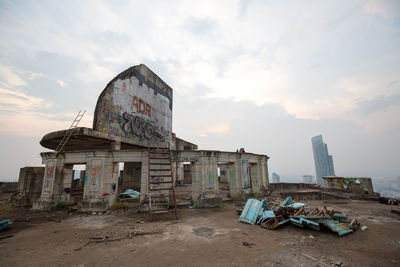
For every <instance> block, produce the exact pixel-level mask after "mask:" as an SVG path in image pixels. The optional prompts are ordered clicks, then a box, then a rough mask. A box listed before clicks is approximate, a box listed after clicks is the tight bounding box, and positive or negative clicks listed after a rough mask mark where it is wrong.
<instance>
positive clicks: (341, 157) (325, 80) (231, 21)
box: [0, 0, 400, 180]
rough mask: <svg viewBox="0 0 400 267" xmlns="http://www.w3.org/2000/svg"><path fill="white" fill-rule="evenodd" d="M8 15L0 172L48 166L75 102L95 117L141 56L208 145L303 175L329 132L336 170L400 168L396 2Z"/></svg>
mask: <svg viewBox="0 0 400 267" xmlns="http://www.w3.org/2000/svg"><path fill="white" fill-rule="evenodd" d="M194 5H195V6H196V8H193V6H194ZM220 10H224V12H222V13H221V12H219V11H220ZM0 25H1V27H0V33H1V36H2V40H1V41H0V48H1V49H0V124H1V125H2V126H3V127H1V129H0V145H1V147H2V148H3V149H2V151H1V152H0V162H2V164H1V165H0V166H1V168H0V170H1V171H0V179H4V178H11V179H14V180H16V179H18V173H19V169H20V168H21V167H24V166H43V165H42V162H41V157H40V156H39V153H41V152H46V151H47V150H46V149H44V148H43V147H41V146H40V144H39V142H40V140H41V138H42V137H43V136H44V135H45V134H47V133H49V132H52V131H57V130H60V129H67V128H68V127H69V126H70V124H71V122H72V120H73V119H74V117H75V116H76V114H77V113H78V111H79V110H86V111H87V113H86V114H85V117H84V118H83V120H82V121H81V123H80V126H82V127H91V126H92V124H93V114H94V109H95V105H96V101H97V98H98V96H99V94H100V93H101V92H102V90H103V89H104V88H105V86H106V85H107V83H108V82H109V81H110V80H112V79H113V78H114V77H115V75H116V74H117V73H120V72H121V71H123V70H125V69H127V68H129V67H131V66H134V65H138V64H141V63H143V64H146V66H148V67H149V68H150V69H152V70H153V71H154V72H155V73H157V75H158V76H159V77H160V78H161V79H162V80H163V81H165V82H166V83H167V84H168V85H169V86H171V88H172V89H173V90H174V91H173V114H172V116H173V119H172V124H173V126H172V130H173V132H175V133H176V134H177V136H178V137H179V138H182V139H184V140H188V141H190V142H192V143H195V144H197V145H198V146H199V148H200V149H219V150H225V151H236V150H237V149H238V148H240V147H243V148H245V150H246V151H252V152H254V153H258V154H266V155H268V156H269V157H270V159H269V160H268V168H269V172H270V173H272V172H275V173H278V174H279V175H280V176H281V180H284V178H285V177H297V179H298V180H301V176H302V175H303V174H314V168H315V167H314V163H313V154H312V153H313V152H312V147H311V146H310V138H311V137H312V136H314V135H316V134H322V135H323V136H324V139H325V141H327V143H328V144H329V149H330V152H331V153H332V154H333V155H334V157H335V159H334V161H335V168H336V171H337V174H338V175H345V176H368V177H373V178H379V177H381V178H391V177H394V178H395V177H397V176H399V175H400V166H399V163H398V151H400V138H398V133H399V132H400V120H399V117H400V80H399V75H398V72H399V71H398V70H399V69H400V1H375V0H355V1H329V0H327V1H323V3H317V2H307V3H302V2H286V1H260V0H254V1H247V0H243V1H242V0H239V1H229V2H224V1H201V3H200V2H195V1H183V2H182V1H173V0H171V1H168V4H166V3H165V2H164V1H151V2H140V1H122V2H120V3H118V4H113V3H111V2H109V1H101V0H99V1H96V2H95V3H94V2H90V1H83V2H82V1H80V2H77V1H63V0H59V1H47V0H43V1H40V4H38V3H37V1H30V0H26V1H19V0H15V1H0ZM354 151H357V155H356V156H355V155H354V154H353V152H354Z"/></svg>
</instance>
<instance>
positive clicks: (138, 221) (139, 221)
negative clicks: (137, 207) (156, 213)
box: [136, 220, 144, 224]
mask: <svg viewBox="0 0 400 267" xmlns="http://www.w3.org/2000/svg"><path fill="white" fill-rule="evenodd" d="M136 223H140V224H142V223H144V221H143V220H137V221H136Z"/></svg>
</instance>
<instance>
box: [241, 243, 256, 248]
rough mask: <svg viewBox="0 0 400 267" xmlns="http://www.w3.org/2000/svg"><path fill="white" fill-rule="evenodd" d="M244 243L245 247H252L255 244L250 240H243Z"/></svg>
mask: <svg viewBox="0 0 400 267" xmlns="http://www.w3.org/2000/svg"><path fill="white" fill-rule="evenodd" d="M242 245H243V246H245V247H249V248H252V247H253V246H254V244H253V243H249V242H246V241H242Z"/></svg>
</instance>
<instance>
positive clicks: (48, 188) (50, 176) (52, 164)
mask: <svg viewBox="0 0 400 267" xmlns="http://www.w3.org/2000/svg"><path fill="white" fill-rule="evenodd" d="M63 173H64V159H63V158H58V159H56V158H53V159H48V160H46V169H45V172H44V177H43V187H42V194H41V195H40V198H39V199H38V200H37V201H35V202H34V203H33V209H35V210H49V209H52V208H54V207H55V206H56V205H57V203H58V202H59V201H60V200H61V193H62V191H63V189H64V188H63V178H64V175H63Z"/></svg>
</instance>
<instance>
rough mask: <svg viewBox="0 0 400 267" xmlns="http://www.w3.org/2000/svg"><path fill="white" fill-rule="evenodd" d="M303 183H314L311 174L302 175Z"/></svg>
mask: <svg viewBox="0 0 400 267" xmlns="http://www.w3.org/2000/svg"><path fill="white" fill-rule="evenodd" d="M302 178H303V183H305V184H315V181H314V176H312V175H303V177H302Z"/></svg>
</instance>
